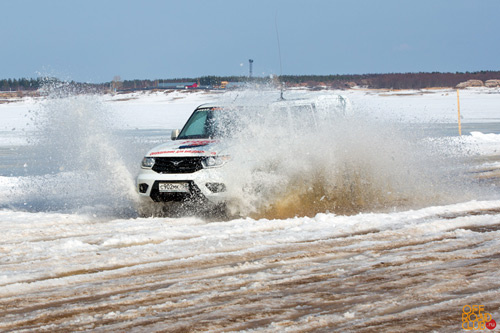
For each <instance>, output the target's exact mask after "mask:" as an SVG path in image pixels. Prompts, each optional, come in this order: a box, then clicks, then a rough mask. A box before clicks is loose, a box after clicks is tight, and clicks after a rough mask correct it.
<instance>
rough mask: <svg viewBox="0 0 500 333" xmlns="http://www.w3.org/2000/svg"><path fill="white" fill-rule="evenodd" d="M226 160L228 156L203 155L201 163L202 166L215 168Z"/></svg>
mask: <svg viewBox="0 0 500 333" xmlns="http://www.w3.org/2000/svg"><path fill="white" fill-rule="evenodd" d="M227 161H229V156H210V157H205V158H204V159H203V160H202V161H201V163H202V164H203V167H204V168H205V169H206V168H217V167H220V166H222V165H224V164H225V163H226V162H227Z"/></svg>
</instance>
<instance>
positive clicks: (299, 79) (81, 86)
mask: <svg viewBox="0 0 500 333" xmlns="http://www.w3.org/2000/svg"><path fill="white" fill-rule="evenodd" d="M471 79H476V80H481V81H486V80H490V79H500V71H480V72H465V73H461V72H456V73H440V72H432V73H387V74H352V75H350V74H337V75H282V76H281V77H275V78H274V80H272V79H270V78H268V77H252V78H248V77H246V76H202V77H198V78H175V79H157V80H150V79H146V80H124V81H120V82H119V84H118V86H119V89H120V90H140V89H154V88H155V87H157V86H158V83H159V82H197V83H198V84H200V85H202V86H212V87H217V86H219V85H220V84H221V82H223V81H228V82H253V83H261V84H267V83H277V82H283V83H285V85H287V86H306V87H311V88H314V87H318V86H327V87H331V88H340V89H342V88H347V87H350V86H353V85H358V86H364V87H367V88H375V89H380V88H385V89H421V88H432V87H455V86H456V85H457V84H459V83H460V82H464V81H467V80H471ZM54 82H61V81H59V80H58V79H56V78H37V79H26V78H22V79H0V91H34V90H38V89H40V88H43V87H44V86H45V85H47V84H52V83H54ZM66 83H67V82H66ZM117 83H118V82H116V80H114V81H110V82H104V83H99V84H90V83H78V82H69V83H67V84H70V85H72V86H74V87H77V88H78V91H89V90H92V91H105V90H109V89H112V88H113V87H115V88H116V87H117Z"/></svg>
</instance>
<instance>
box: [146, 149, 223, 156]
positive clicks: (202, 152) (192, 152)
mask: <svg viewBox="0 0 500 333" xmlns="http://www.w3.org/2000/svg"><path fill="white" fill-rule="evenodd" d="M162 154H210V155H217V153H216V152H206V151H204V150H163V151H155V152H152V153H151V154H149V156H154V155H162Z"/></svg>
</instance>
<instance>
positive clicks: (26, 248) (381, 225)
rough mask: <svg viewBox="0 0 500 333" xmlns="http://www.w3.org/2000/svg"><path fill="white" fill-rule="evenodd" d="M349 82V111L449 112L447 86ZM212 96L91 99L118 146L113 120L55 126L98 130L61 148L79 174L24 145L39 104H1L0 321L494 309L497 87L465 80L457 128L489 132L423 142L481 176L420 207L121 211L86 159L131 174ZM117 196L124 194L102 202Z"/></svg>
mask: <svg viewBox="0 0 500 333" xmlns="http://www.w3.org/2000/svg"><path fill="white" fill-rule="evenodd" d="M296 93H299V92H296ZM322 93H324V92H322ZM342 93H343V94H345V95H347V97H348V98H350V100H351V101H352V103H353V105H354V107H355V109H354V110H355V111H363V112H367V113H371V114H372V115H373V116H374V117H375V118H382V119H384V120H389V121H397V122H405V123H419V124H424V125H427V124H429V125H435V124H441V123H447V124H450V125H452V126H455V123H456V117H457V113H456V92H455V91H454V90H446V89H443V90H429V91H398V92H391V91H366V90H349V91H345V92H342ZM308 94H313V93H308ZM314 94H318V93H314ZM220 97H221V95H220V93H219V92H217V93H210V92H184V91H174V92H170V93H168V94H165V93H163V92H153V93H131V94H122V95H114V96H107V95H106V96H93V97H90V98H91V99H95V100H98V103H97V106H99V107H102V110H107V111H108V113H109V114H108V116H107V117H105V121H104V120H103V122H104V123H106V126H110V127H112V128H113V131H115V133H117V136H118V139H119V140H118V141H125V143H126V145H127V146H126V148H125V149H124V150H120V149H121V148H120V146H119V145H118V144H116V142H115V141H114V139H113V138H109V137H107V136H106V135H104V134H103V133H105V132H106V129H109V128H108V127H104V128H103V130H102V131H101V130H99V128H97V129H94V131H91V132H89V133H87V132H85V133H83V134H79V133H77V128H76V127H75V124H74V123H71V124H70V125H71V126H69V129H66V127H67V126H66V125H67V124H62V125H64V126H60V125H61V124H56V125H57V126H60V127H58V130H59V131H68V132H70V133H71V131H74V135H75V136H77V137H78V138H79V140H81V138H82V136H85V135H90V136H96V135H97V137H98V139H99V140H98V141H100V143H101V144H102V147H101V146H99V145H95V142H96V141H95V138H94V139H92V140H90V142H91V143H92V145H91V146H92V147H93V148H92V149H87V150H82V151H83V152H84V153H85V154H84V156H83V158H82V159H81V160H80V159H79V158H80V157H79V156H78V155H74V156H73V155H68V154H70V152H66V153H65V154H61V155H54V156H61V157H58V159H57V161H60V160H62V159H63V158H64V157H63V156H71V157H72V160H73V161H78V163H79V164H78V165H79V169H75V170H71V171H68V170H67V168H68V167H69V164H68V165H67V164H65V163H63V162H61V163H58V164H57V167H58V168H56V170H49V171H47V172H45V171H44V172H42V171H41V169H40V168H41V166H42V162H41V160H36V161H30V160H29V158H27V157H26V156H18V155H19V154H18V153H26V152H28V151H29V150H25V149H29V142H30V140H31V138H33V137H37V135H38V134H37V133H38V132H37V131H39V127H37V125H36V124H37V118H36V117H37V115H39V114H41V113H43V111H44V110H43V103H46V101H44V100H43V99H42V100H33V99H25V100H22V101H20V102H15V103H8V104H0V117H1V119H2V120H3V123H2V125H1V127H0V160H1V161H2V163H3V164H4V166H3V167H2V168H1V169H0V172H1V173H0V235H1V236H0V313H1V314H2V315H1V316H0V330H2V331H10V330H14V331H23V330H37V331H76V330H87V331H132V332H133V331H165V330H169V331H175V330H203V331H265V332H274V331H291V332H298V331H310V330H320V331H341V330H342V331H395V330H400V329H401V328H402V327H404V330H405V331H427V330H439V331H444V332H446V331H449V332H456V331H457V330H460V329H462V328H461V325H462V323H461V319H460V318H461V316H460V313H461V311H462V310H461V309H462V307H463V306H464V305H468V304H482V305H484V306H485V311H487V312H489V313H491V315H492V318H493V319H496V320H497V321H498V320H500V311H499V308H500V301H499V299H500V298H499V296H500V280H499V279H498V277H497V276H498V267H499V264H500V259H499V255H498V254H499V252H500V237H499V236H500V222H499V221H500V196H499V195H498V194H499V192H498V186H499V184H500V183H499V179H500V153H499V151H498V148H499V145H500V128H499V127H500V124H498V123H500V116H499V113H498V111H497V105H499V102H500V94H499V93H498V91H496V90H494V89H492V90H488V89H481V88H479V89H468V90H462V91H460V97H461V108H462V111H463V117H464V118H463V119H462V122H463V124H464V125H465V126H467V125H468V124H470V123H481V124H487V126H486V127H484V128H482V129H483V130H484V129H493V131H492V132H487V131H484V132H481V131H476V130H472V131H468V132H466V133H465V135H463V136H462V137H458V136H457V134H456V131H455V129H453V134H449V132H446V133H445V132H443V131H444V130H441V132H439V134H438V135H437V136H436V137H430V138H426V139H427V140H430V141H429V142H431V143H432V144H433V145H436V146H439V147H444V148H445V149H453V147H458V148H460V149H458V150H457V151H458V153H457V154H458V155H459V157H460V161H465V162H461V163H465V164H464V165H461V168H463V169H465V173H466V175H468V177H469V178H470V177H473V178H474V177H475V178H474V179H480V180H481V181H482V182H483V183H484V187H485V188H486V189H482V188H481V191H479V192H478V193H479V194H478V195H477V197H473V198H469V199H466V200H462V197H460V196H459V195H458V194H457V196H456V200H455V201H454V202H449V200H448V202H441V201H436V200H435V199H434V197H433V196H432V195H431V194H432V193H434V192H433V191H434V190H431V189H430V188H429V198H428V200H427V201H424V202H425V203H426V205H425V206H423V207H422V206H420V207H409V206H398V205H397V204H394V207H389V208H388V209H385V210H377V209H372V210H368V211H366V210H364V211H360V212H357V213H355V214H352V215H341V214H335V213H328V212H318V213H317V214H315V215H313V216H310V217H300V216H299V217H292V218H282V219H278V218H273V217H271V216H267V217H261V218H258V217H255V216H254V217H250V216H249V217H243V218H237V219H229V220H221V219H217V218H208V219H207V218H202V217H196V216H185V217H178V218H173V217H150V218H140V217H138V216H137V215H134V214H133V213H131V212H130V211H133V209H128V210H127V209H124V208H130V207H128V206H133V205H134V203H135V201H134V200H135V199H134V198H133V194H130V193H129V192H127V191H128V190H129V182H128V181H124V183H106V186H107V187H106V188H108V189H109V190H102V189H101V190H96V189H98V187H94V186H93V184H102V183H103V182H108V181H109V180H108V179H107V178H105V177H102V176H101V175H96V176H92V175H91V174H90V173H88V170H92V165H90V166H89V165H87V164H86V163H84V162H85V161H87V159H90V160H97V161H98V162H99V161H102V164H98V167H101V166H102V165H109V164H108V163H110V161H106V158H103V157H102V156H113V157H114V158H113V159H114V160H119V162H120V163H122V164H123V165H124V166H125V167H124V168H122V169H120V168H119V166H120V165H119V163H118V164H116V168H113V170H116V171H115V172H116V175H117V176H124V179H128V178H127V177H129V178H131V179H132V178H133V177H134V174H133V172H134V171H133V170H135V169H134V163H137V164H138V163H139V162H140V160H139V157H140V154H143V153H145V152H146V151H147V148H148V147H150V146H152V145H153V143H155V142H157V141H159V140H162V139H163V138H164V137H168V131H169V130H171V129H173V128H179V127H181V126H182V125H183V123H184V122H185V120H186V118H187V117H188V116H189V115H190V113H191V112H192V110H193V109H194V107H196V106H197V105H199V104H202V103H205V102H209V101H213V100H217V99H218V98H220ZM77 102H79V103H80V102H82V103H84V104H85V103H87V102H88V101H85V100H84V101H82V100H77ZM92 103H93V102H92ZM79 105H80V104H79ZM91 105H94V104H91ZM65 107H66V106H65ZM30 118H34V119H33V120H31V119H30ZM86 118H88V117H86ZM90 118H92V117H90ZM82 119H83V118H82ZM95 119H98V120H99V119H101V118H95ZM95 119H94V118H92V119H91V120H92V121H93V120H95ZM79 121H83V120H79ZM14 128H15V129H14ZM13 129H14V130H13ZM127 131H131V133H133V134H132V135H130V132H127ZM163 132H165V133H166V135H165V134H158V133H163ZM135 133H141V135H136V134H135ZM142 133H146V134H147V135H145V136H144V135H142ZM433 133H435V132H433ZM134 140H135V141H134ZM42 141H43V140H42ZM47 145H48V146H50V143H47ZM59 147H61V146H60V145H54V146H52V148H50V147H49V148H47V149H55V150H60V149H61V148H59ZM47 151H49V150H47ZM78 152H79V153H80V152H81V151H78ZM120 152H125V153H120ZM463 152H465V153H463ZM127 154H130V158H129V157H128V155H127ZM120 156H121V159H120ZM33 162H38V163H39V167H38V168H37V167H32V164H34V163H33ZM52 163H54V162H53V160H52ZM99 163H101V162H99ZM25 164H26V166H25ZM129 164H131V165H129ZM35 165H36V163H35ZM80 165H81V166H80ZM63 166H64V168H66V169H63V170H59V167H61V168H62V167H63ZM19 169H21V170H19ZM130 170H132V171H130ZM456 171H457V170H455V169H453V167H452V165H449V173H450V174H452V173H455V172H456ZM422 181H423V180H422ZM483 183H481V184H483ZM85 184H88V187H86V186H85ZM76 185H77V186H78V191H72V190H74V187H75V186H76ZM434 186H438V185H437V184H435V185H434ZM467 186H468V185H467ZM460 189H461V188H460ZM113 191H115V193H118V192H120V195H121V197H120V198H119V200H112V199H110V198H109V195H110V194H112V193H114V192H113ZM474 193H475V192H474ZM452 194H454V193H452Z"/></svg>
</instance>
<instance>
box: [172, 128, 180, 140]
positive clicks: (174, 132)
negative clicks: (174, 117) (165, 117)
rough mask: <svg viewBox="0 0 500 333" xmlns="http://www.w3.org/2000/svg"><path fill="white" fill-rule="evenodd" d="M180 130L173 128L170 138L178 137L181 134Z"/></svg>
mask: <svg viewBox="0 0 500 333" xmlns="http://www.w3.org/2000/svg"><path fill="white" fill-rule="evenodd" d="M179 132H180V131H179V130H178V129H174V130H172V133H171V134H170V138H171V139H172V140H175V139H177V137H178V136H179Z"/></svg>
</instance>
